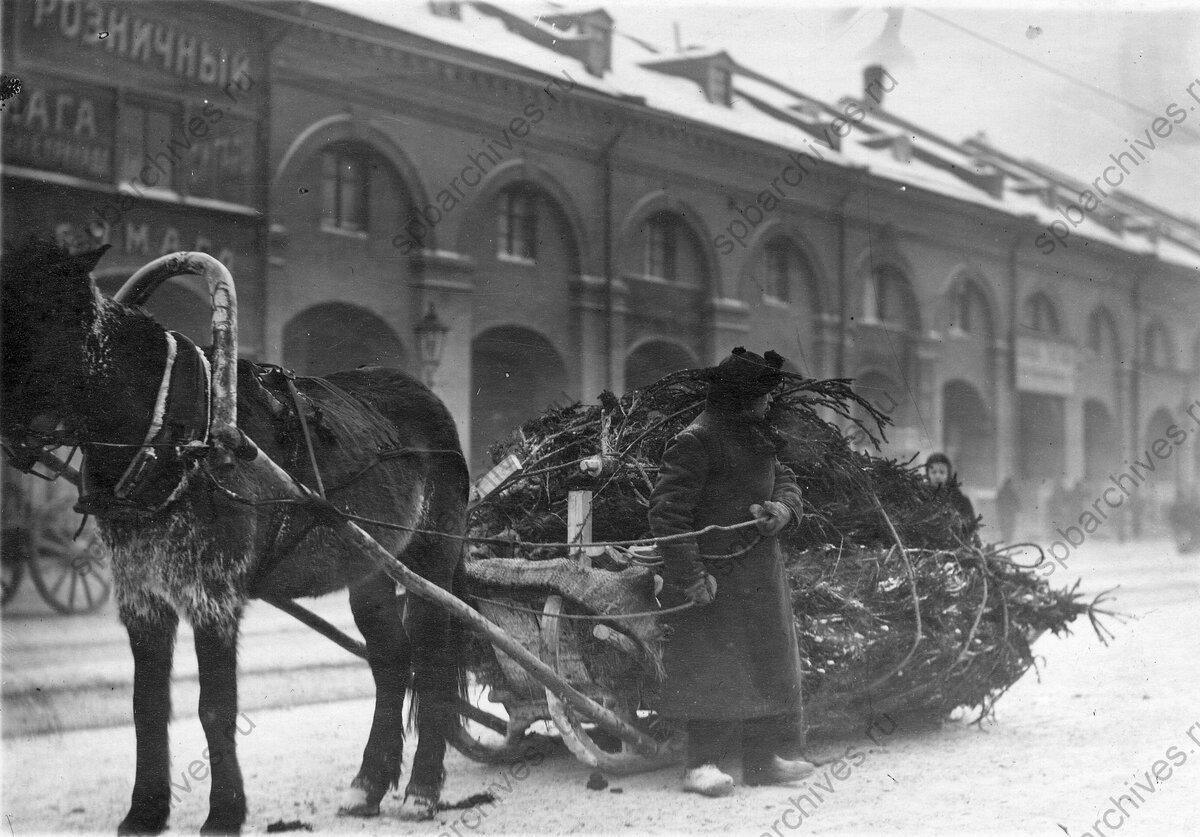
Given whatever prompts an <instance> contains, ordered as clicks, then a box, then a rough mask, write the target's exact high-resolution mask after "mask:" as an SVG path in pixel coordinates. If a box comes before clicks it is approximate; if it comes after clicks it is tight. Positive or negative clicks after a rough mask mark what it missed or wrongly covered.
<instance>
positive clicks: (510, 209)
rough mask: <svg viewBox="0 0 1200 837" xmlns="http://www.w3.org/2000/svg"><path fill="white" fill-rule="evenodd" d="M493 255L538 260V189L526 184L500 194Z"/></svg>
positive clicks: (510, 188)
mask: <svg viewBox="0 0 1200 837" xmlns="http://www.w3.org/2000/svg"><path fill="white" fill-rule="evenodd" d="M496 224H497V228H496V254H497V255H498V256H499V257H500V258H507V259H516V260H520V261H528V262H533V261H537V228H538V223H537V192H536V191H535V190H533V189H532V188H530V187H529V186H525V185H517V186H512V187H509V188H508V189H505V190H504V191H503V192H501V193H500V198H499V205H498V207H497V210H496Z"/></svg>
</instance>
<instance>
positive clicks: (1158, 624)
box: [0, 541, 1200, 837]
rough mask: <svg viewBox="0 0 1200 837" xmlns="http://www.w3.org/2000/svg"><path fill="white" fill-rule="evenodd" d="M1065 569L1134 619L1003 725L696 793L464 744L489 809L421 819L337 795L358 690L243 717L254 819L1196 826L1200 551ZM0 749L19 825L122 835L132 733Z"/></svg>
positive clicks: (887, 740) (1104, 554)
mask: <svg viewBox="0 0 1200 837" xmlns="http://www.w3.org/2000/svg"><path fill="white" fill-rule="evenodd" d="M1068 564H1069V567H1068V569H1067V570H1066V571H1065V572H1064V571H1063V570H1061V569H1060V570H1058V571H1056V572H1055V576H1054V578H1053V580H1054V581H1055V582H1057V583H1066V582H1069V581H1073V580H1074V578H1075V577H1076V576H1081V577H1082V578H1083V588H1084V589H1085V590H1088V591H1090V592H1098V591H1100V590H1101V589H1104V588H1107V587H1111V586H1113V585H1116V584H1120V585H1121V589H1120V590H1119V591H1118V608H1119V609H1120V610H1122V611H1124V612H1126V613H1129V614H1131V615H1133V616H1135V617H1136V618H1135V619H1133V620H1130V621H1129V622H1127V623H1126V624H1119V623H1114V624H1112V628H1113V630H1114V632H1115V634H1116V636H1115V638H1114V639H1112V640H1111V641H1110V644H1109V646H1108V647H1105V646H1103V645H1102V644H1101V643H1100V642H1099V641H1098V640H1097V638H1096V636H1095V635H1094V634H1093V633H1092V631H1091V628H1090V627H1089V626H1088V625H1087V623H1086V621H1081V622H1078V623H1077V624H1076V626H1075V627H1076V630H1075V633H1074V634H1073V635H1072V636H1070V637H1066V638H1055V637H1053V636H1047V637H1044V638H1042V639H1041V640H1039V642H1038V644H1037V646H1036V647H1035V651H1036V652H1037V653H1038V654H1040V655H1041V658H1042V659H1041V666H1040V672H1039V675H1038V676H1034V675H1033V674H1032V673H1030V674H1029V675H1027V677H1026V678H1025V679H1024V680H1022V681H1021V682H1020V683H1018V684H1017V685H1016V686H1015V687H1014V688H1013V689H1012V690H1011V691H1010V692H1009V694H1008V695H1006V696H1005V697H1004V698H1003V699H1002V700H1001V701H1000V703H999V704H998V707H997V712H996V716H995V718H994V719H991V720H989V721H986V722H985V723H983V725H982V726H981V727H976V726H971V725H969V724H965V723H948V724H946V725H944V726H942V727H941V728H940V729H935V730H919V729H904V728H898V729H896V730H895V731H894V732H893V733H892V734H890V735H885V734H882V732H881V733H878V734H877V735H876V740H877V741H878V744H874V743H872V742H871V741H868V740H866V739H862V740H846V741H836V742H824V743H821V744H820V745H817V746H815V747H814V749H813V752H812V753H811V755H812V756H813V757H815V758H817V759H820V760H825V759H830V760H832V759H835V758H836V757H837V756H839V755H843V754H844V753H846V750H847V748H848V747H854V748H857V751H858V752H855V753H854V754H853V757H852V758H851V759H850V760H848V761H847V762H845V763H844V764H842V765H841V766H838V765H837V764H836V763H834V762H831V763H830V764H827V765H825V766H824V767H823V768H822V769H821V770H819V771H818V773H817V775H816V776H815V777H814V778H813V779H812V780H810V781H809V782H808V783H807V786H805V785H800V786H797V787H794V788H755V789H749V788H743V787H739V788H737V789H736V791H735V793H734V795H733V796H732V797H728V798H725V799H716V800H712V799H701V798H698V797H695V796H688V795H684V794H682V793H681V792H680V791H679V789H678V784H679V771H678V769H677V768H672V769H668V770H663V771H659V772H657V773H652V774H648V775H643V776H633V777H627V778H621V779H611V780H610V781H611V785H610V786H609V787H608V788H607V789H605V790H602V791H593V790H589V789H587V787H586V786H585V785H586V782H587V778H588V770H587V769H586V768H584V767H583V766H582V765H580V764H578V763H577V762H575V761H574V760H573V759H571V758H569V757H566V756H562V757H554V758H550V759H547V760H545V761H544V762H542V763H541V764H536V765H530V766H529V769H528V771H527V772H526V770H524V769H517V770H514V769H513V768H511V767H495V766H493V767H488V766H485V765H479V764H474V763H472V762H468V761H466V760H465V759H463V758H462V757H461V756H459V755H458V754H457V753H452V754H451V755H450V756H449V757H448V760H447V768H448V770H449V774H450V778H449V780H448V784H447V787H446V792H445V797H446V799H448V800H451V801H453V800H457V799H461V798H463V797H466V796H468V795H470V794H472V793H476V792H480V791H485V790H488V789H491V790H492V792H493V793H495V794H496V797H497V801H496V802H495V803H493V804H488V805H484V806H482V807H480V808H477V809H473V810H472V811H461V810H457V811H447V812H445V813H443V814H442V815H441V816H440V817H439V819H438V820H435V821H434V822H430V823H418V824H412V823H406V822H401V821H399V819H398V818H397V816H396V812H397V808H398V806H399V800H398V799H397V798H391V799H389V800H386V801H385V805H384V813H383V816H381V817H380V818H378V819H375V820H368V821H362V820H348V819H341V818H338V817H337V816H336V815H335V811H336V807H337V796H338V793H339V791H340V790H341V789H342V788H343V787H344V786H345V785H346V784H347V783H348V782H349V780H350V779H351V778H352V776H353V775H354V772H355V770H356V768H357V766H358V759H359V757H360V754H361V752H362V747H363V744H364V743H365V740H366V735H367V730H368V727H369V724H370V717H371V703H370V701H368V700H361V699H360V700H350V701H341V702H336V703H322V704H315V705H305V706H299V707H294V708H288V709H262V710H255V711H252V712H247V714H246V716H245V717H246V720H244V721H243V722H242V729H244V730H248V732H246V734H244V735H243V737H242V738H241V740H240V742H239V746H240V752H241V758H242V768H243V772H244V774H245V778H246V787H247V793H248V795H249V800H250V816H249V820H248V822H247V827H246V831H247V832H248V833H249V832H257V833H263V832H265V831H266V828H267V825H268V824H270V823H272V822H275V821H277V820H281V819H282V820H285V821H287V820H301V821H303V822H305V823H307V824H309V825H311V826H312V828H313V830H314V831H315V832H324V833H352V834H360V833H361V834H384V833H388V834H392V833H413V834H422V835H431V837H440V835H443V834H445V835H457V837H465V835H468V834H476V833H477V834H501V833H512V834H527V833H555V834H557V833H573V834H576V833H600V832H605V833H610V832H622V833H646V832H650V833H665V832H678V833H685V832H686V833H696V832H724V833H729V834H750V835H763V834H774V835H778V837H785V835H789V834H912V835H922V837H924V835H967V834H1035V835H1037V834H1044V835H1047V837H1054V835H1059V834H1062V833H1064V832H1065V833H1066V834H1068V835H1071V837H1082V836H1083V835H1085V834H1086V835H1092V837H1099V835H1104V837H1110V835H1114V834H1118V835H1121V837H1127V835H1143V834H1144V835H1161V834H1188V833H1196V831H1197V830H1198V826H1197V823H1200V700H1198V699H1197V693H1198V691H1200V659H1198V656H1197V653H1196V642H1197V639H1198V638H1200V630H1198V628H1200V619H1198V614H1200V605H1198V602H1200V597H1198V596H1197V593H1198V592H1200V559H1198V558H1196V557H1195V556H1180V555H1177V554H1175V552H1174V550H1173V548H1172V547H1171V546H1170V545H1169V544H1167V543H1166V542H1154V543H1141V544H1136V545H1134V544H1124V545H1117V544H1113V543H1108V542H1104V541H1092V542H1089V543H1086V544H1084V545H1083V546H1082V547H1081V548H1080V549H1079V550H1077V551H1076V552H1074V553H1073V554H1072V555H1071V556H1069V558H1068ZM180 709H181V710H183V709H184V708H183V707H180ZM181 714H182V719H181V720H180V721H178V722H176V723H175V724H174V725H173V727H172V730H173V735H172V755H173V759H174V768H173V770H174V775H175V777H176V779H175V782H176V786H177V791H176V793H177V796H178V797H179V801H178V802H177V803H176V804H175V809H174V812H173V814H172V820H171V822H172V828H173V830H174V831H176V832H192V831H194V830H196V829H197V828H198V827H199V825H200V824H201V823H202V822H203V820H204V816H205V814H206V810H207V790H208V785H207V782H206V780H204V779H200V780H196V779H192V778H190V777H189V776H188V775H187V771H188V769H189V766H190V765H191V763H192V762H193V761H195V760H197V759H200V758H201V753H202V752H203V750H204V741H203V734H202V732H201V730H200V726H199V723H198V722H197V721H196V720H194V718H192V717H189V716H188V715H187V713H186V712H181ZM250 724H253V727H252V728H249V727H250ZM1193 725H1194V726H1193ZM1189 732H1190V733H1191V735H1190V736H1189ZM1193 736H1194V738H1193ZM3 755H4V763H3V781H4V784H3V801H2V803H0V807H2V813H3V815H4V822H3V823H2V825H3V827H4V828H6V829H7V830H9V832H10V834H12V835H14V837H16V836H17V835H26V834H32V833H44V832H61V831H70V832H78V831H100V832H107V833H111V832H112V830H113V828H114V827H115V825H116V823H117V822H118V821H119V820H120V819H121V817H122V816H123V814H124V813H125V808H126V805H127V803H128V798H129V791H130V788H131V784H132V779H133V764H134V740H133V732H132V729H131V728H129V727H127V726H126V727H110V728H104V729H90V730H75V731H68V732H61V733H50V734H42V735H33V736H25V735H22V736H17V737H11V738H6V739H5V740H4V742H3ZM194 772H195V774H196V775H203V774H204V771H203V770H201V769H195V771H194ZM1156 772H1157V774H1158V776H1157V778H1156V775H1155V774H1156ZM618 790H619V791H620V792H616V791H618ZM802 795H803V798H802ZM1122 795H1124V797H1123V798H1122ZM1118 803H1119V804H1120V806H1121V807H1120V809H1118V808H1117V807H1116V805H1117V804H1118ZM795 806H799V808H797V807H795ZM789 812H790V813H789ZM1106 817H1107V819H1105V818H1106ZM1097 826H1098V828H1097Z"/></svg>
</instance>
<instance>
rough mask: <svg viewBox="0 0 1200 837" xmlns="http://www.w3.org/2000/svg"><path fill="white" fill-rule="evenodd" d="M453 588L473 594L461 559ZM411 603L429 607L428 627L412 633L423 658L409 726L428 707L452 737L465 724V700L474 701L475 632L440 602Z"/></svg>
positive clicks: (411, 696)
mask: <svg viewBox="0 0 1200 837" xmlns="http://www.w3.org/2000/svg"><path fill="white" fill-rule="evenodd" d="M450 592H451V593H453V594H454V595H455V596H457V597H458V598H460V599H464V600H467V597H468V596H469V592H468V589H467V574H466V569H465V567H464V565H463V562H462V561H461V560H459V562H458V563H457V564H456V565H455V567H454V574H453V576H452V578H451V583H450ZM410 606H414V607H417V608H422V609H425V610H426V612H425V614H424V616H425V617H426V618H422V619H421V620H419V621H420V622H422V623H424V625H425V630H421V629H418V631H420V632H419V633H418V635H416V636H413V637H411V638H412V640H413V653H414V655H415V657H416V658H420V659H421V660H422V662H417V664H416V665H415V666H414V672H413V682H412V686H411V688H410V691H409V712H408V721H407V726H408V727H409V729H410V730H411V729H412V727H413V725H414V722H418V723H419V721H418V719H419V718H420V715H421V713H422V712H423V711H428V712H429V713H430V715H431V717H435V718H436V723H437V727H438V729H439V730H440V731H441V733H442V735H443V736H444V737H445V738H446V739H447V741H451V740H454V739H455V738H456V737H457V735H458V733H459V732H460V730H461V728H462V725H463V719H462V713H461V707H462V704H463V703H469V702H470V692H469V687H470V682H469V679H468V674H469V671H470V668H469V660H470V642H471V632H470V630H469V629H468V628H467V627H466V625H464V624H463V623H462V622H461V621H459V620H458V619H455V618H453V617H451V616H450V615H449V614H446V613H444V612H440V611H439V609H438V607H437V606H436V605H432V604H430V603H428V602H424V601H415V602H411V603H410ZM435 614H436V615H435ZM422 680H424V684H423V686H422ZM422 701H427V703H424V704H423V703H422Z"/></svg>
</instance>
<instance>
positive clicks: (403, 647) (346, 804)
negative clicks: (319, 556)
mask: <svg viewBox="0 0 1200 837" xmlns="http://www.w3.org/2000/svg"><path fill="white" fill-rule="evenodd" d="M350 609H351V610H352V611H353V612H354V623H355V624H356V625H357V626H358V629H359V631H360V632H362V635H363V639H365V640H366V642H367V662H368V663H369V664H370V666H371V675H372V677H374V678H375V717H374V718H373V719H372V721H371V735H370V736H369V737H368V738H367V746H366V748H365V749H364V750H363V760H362V767H360V768H359V771H358V775H357V776H356V777H355V778H354V781H353V782H351V784H350V790H349V791H347V792H346V794H345V795H344V796H343V799H342V804H341V807H340V808H339V809H338V813H339V814H343V815H347V816H355V817H374V816H377V815H378V814H379V802H380V800H381V799H383V795H384V794H385V793H387V790H388V788H390V787H395V786H396V785H397V784H398V783H399V782H400V770H401V764H402V760H403V758H404V692H405V689H407V688H408V682H409V677H410V648H409V643H408V639H407V637H406V636H405V634H404V626H403V625H402V624H401V621H400V611H399V608H397V606H396V584H395V582H394V581H392V580H391V579H390V578H388V577H387V576H386V575H384V574H383V573H377V574H375V575H372V576H370V577H369V578H366V579H364V580H363V581H361V582H360V583H358V584H356V585H354V586H352V587H351V588H350Z"/></svg>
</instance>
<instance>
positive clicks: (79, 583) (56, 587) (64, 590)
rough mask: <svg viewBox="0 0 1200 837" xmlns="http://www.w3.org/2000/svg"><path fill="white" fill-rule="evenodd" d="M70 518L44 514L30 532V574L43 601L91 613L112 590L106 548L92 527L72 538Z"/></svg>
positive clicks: (66, 610) (59, 608)
mask: <svg viewBox="0 0 1200 837" xmlns="http://www.w3.org/2000/svg"><path fill="white" fill-rule="evenodd" d="M70 525H71V524H70V522H69V518H63V517H60V516H58V515H47V516H46V517H45V518H44V519H43V520H42V521H41V522H40V523H39V525H37V526H35V527H34V529H33V532H32V534H31V538H30V540H31V543H30V549H29V575H30V577H31V578H32V579H33V584H34V586H35V587H37V589H38V592H39V593H41V594H42V598H43V599H45V600H46V604H48V605H50V607H52V608H54V609H55V610H56V611H58V612H59V613H65V614H73V613H91V612H92V611H94V610H96V609H97V608H99V607H100V606H101V605H103V604H104V603H105V602H106V601H108V596H109V594H110V593H111V592H112V584H111V582H110V581H109V579H108V575H107V571H108V570H107V568H108V549H107V548H106V547H105V546H104V544H103V543H102V542H101V541H100V535H99V533H98V532H97V531H96V528H95V527H94V526H87V527H85V528H84V530H83V532H81V533H80V535H79V537H77V538H76V537H73V534H74V532H72V531H70V530H69V529H68V527H69V526H70Z"/></svg>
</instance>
